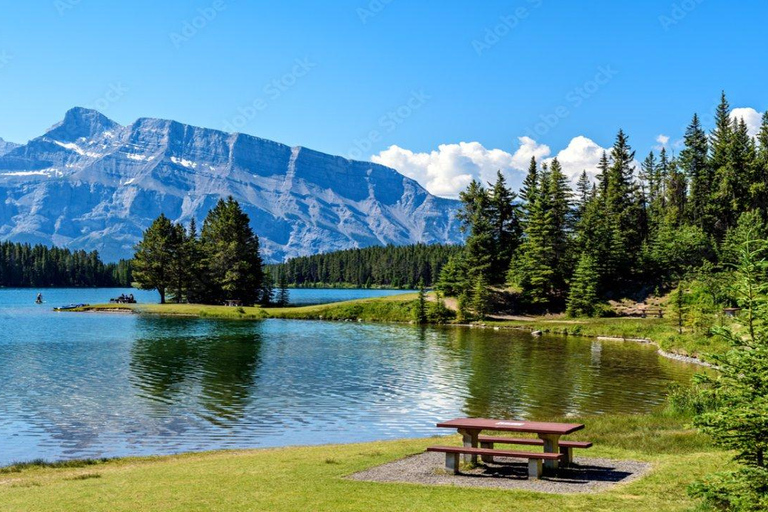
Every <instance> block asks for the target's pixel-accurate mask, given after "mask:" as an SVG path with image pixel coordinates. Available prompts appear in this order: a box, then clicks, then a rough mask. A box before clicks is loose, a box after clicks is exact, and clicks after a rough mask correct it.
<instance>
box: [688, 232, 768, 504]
mask: <svg viewBox="0 0 768 512" xmlns="http://www.w3.org/2000/svg"><path fill="white" fill-rule="evenodd" d="M765 276H766V241H764V240H755V239H750V240H749V241H748V242H747V243H745V244H744V245H743V246H742V248H741V263H740V265H739V268H738V271H737V274H736V277H737V284H738V289H739V295H740V301H739V302H740V305H741V306H742V308H743V309H744V314H743V320H742V328H741V329H731V328H721V329H718V330H717V331H716V332H717V333H718V334H719V335H720V336H721V337H723V338H724V339H725V340H726V341H727V342H728V343H729V344H730V346H731V349H730V350H729V351H728V352H727V353H725V354H723V355H717V356H714V362H715V364H716V365H717V367H718V373H717V375H708V374H700V375H697V380H698V382H699V384H700V385H701V386H702V387H703V390H704V391H703V392H704V395H705V399H706V400H707V403H710V404H712V406H711V407H710V408H709V409H708V410H706V411H704V412H703V413H700V414H698V415H697V417H696V418H695V420H694V424H695V425H696V426H698V427H699V428H700V429H701V430H703V431H704V432H705V433H707V434H709V435H711V436H712V438H713V439H714V441H715V443H716V444H717V445H719V446H721V447H723V448H725V449H728V450H733V451H735V452H736V461H737V462H738V463H740V467H739V466H737V468H736V469H732V470H731V471H729V472H726V473H720V474H718V475H715V476H714V477H710V478H709V479H708V480H707V481H706V482H704V483H698V484H697V485H696V486H695V487H694V488H693V489H694V494H695V495H697V496H701V497H704V498H705V499H706V500H707V501H708V502H709V504H711V505H716V506H717V508H719V509H721V510H765V509H766V507H768V467H767V464H768V460H766V453H767V452H768V422H767V421H766V418H768V379H766V376H768V323H767V322H766V318H768V297H767V296H766V295H767V294H768V285H767V284H766V281H765Z"/></svg>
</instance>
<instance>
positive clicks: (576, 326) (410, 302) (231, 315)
mask: <svg viewBox="0 0 768 512" xmlns="http://www.w3.org/2000/svg"><path fill="white" fill-rule="evenodd" d="M415 301H416V294H414V293H407V294H400V295H392V296H389V297H378V298H372V299H359V300H351V301H346V302H337V303H333V304H322V305H315V306H302V307H287V308H262V307H258V306H257V307H241V308H238V307H226V306H207V305H200V304H162V305H161V304H119V305H116V304H96V305H92V306H87V307H84V308H79V309H77V310H73V311H96V312H105V311H113V312H132V313H139V314H148V315H162V316H194V317H200V318H215V319H233V320H262V319H266V318H288V319H297V320H337V321H363V322H400V323H408V322H411V321H412V319H413V314H412V309H413V307H414V305H415ZM479 325H480V326H484V327H496V328H500V329H504V328H508V329H524V330H530V331H542V332H545V333H551V334H560V335H565V336H587V337H598V336H605V337H615V338H625V339H646V340H650V341H652V342H653V343H656V344H657V345H658V346H659V347H660V348H661V349H662V350H665V351H667V352H671V353H674V354H679V355H685V356H691V357H698V358H701V359H706V355H707V354H714V353H721V352H723V351H725V350H726V349H727V345H726V344H725V343H723V342H722V340H720V339H719V338H717V337H713V336H708V335H706V334H703V333H691V332H685V333H684V334H679V333H678V330H677V326H676V325H675V322H674V320H673V319H669V318H663V319H662V318H590V319H567V318H563V317H544V316H542V317H529V318H525V319H516V320H488V321H486V322H482V323H481V324H479Z"/></svg>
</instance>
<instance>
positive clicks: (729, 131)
mask: <svg viewBox="0 0 768 512" xmlns="http://www.w3.org/2000/svg"><path fill="white" fill-rule="evenodd" d="M730 113H731V109H730V105H729V103H728V100H727V98H726V95H725V93H723V95H722V97H721V101H720V104H719V106H718V108H717V112H716V116H715V127H714V129H713V130H712V131H711V132H710V133H707V132H706V131H705V129H704V127H703V126H702V125H701V121H700V119H699V117H698V115H694V116H693V119H692V120H691V123H690V125H689V126H688V128H687V130H686V133H685V137H684V139H683V146H682V150H681V151H680V152H679V154H678V155H670V154H669V153H668V152H667V151H666V149H661V151H660V152H659V154H656V153H655V152H651V153H650V154H649V155H648V156H647V157H646V158H645V159H644V160H643V162H642V164H641V165H640V166H639V168H637V166H636V165H635V163H634V162H635V152H634V150H633V149H632V147H631V145H630V142H629V138H628V136H627V135H626V134H625V133H624V132H623V131H619V133H618V134H617V136H616V139H615V142H614V144H613V147H612V148H611V149H610V151H606V152H604V153H603V155H602V158H601V160H600V163H599V165H598V168H597V169H596V171H597V174H596V180H595V181H594V182H593V180H590V179H589V176H588V174H587V172H586V170H585V171H584V172H583V173H582V174H581V176H580V178H579V180H578V183H577V184H576V187H575V189H572V188H571V186H570V185H569V182H568V179H567V177H566V176H565V175H564V173H563V169H562V166H561V165H560V163H559V162H558V160H557V158H555V159H553V160H552V161H550V162H537V161H536V159H535V158H533V159H531V162H530V166H529V169H528V173H527V176H526V178H525V180H524V182H523V186H522V188H521V189H520V191H519V193H514V192H513V191H511V190H510V188H509V187H508V186H507V185H506V183H505V181H504V177H503V176H502V175H501V173H499V174H498V176H497V180H496V182H495V183H493V184H488V186H487V187H486V186H484V185H483V184H481V183H479V182H477V181H473V182H472V183H471V184H470V185H469V186H468V188H467V189H466V190H465V191H464V192H463V193H462V194H461V195H460V199H461V201H462V210H461V213H460V220H461V221H462V226H463V229H464V231H465V232H466V234H467V242H466V246H465V249H464V251H462V252H461V253H460V254H457V255H454V256H453V257H452V258H451V259H450V261H449V262H448V263H447V264H446V265H445V267H444V268H443V270H442V272H441V276H440V282H439V287H440V289H441V290H443V291H444V292H445V293H446V294H448V295H454V296H457V297H459V304H460V305H461V304H475V305H476V307H475V309H477V308H480V309H482V308H483V306H482V304H478V302H483V300H482V297H480V298H479V300H478V294H482V293H484V292H482V293H481V292H480V291H482V290H487V286H489V285H492V286H511V287H514V288H515V289H517V290H518V291H519V293H520V299H521V303H522V306H523V307H525V308H527V309H529V310H535V311H541V310H563V309H565V310H567V311H568V313H570V314H572V315H576V316H578V315H586V316H592V315H597V314H600V313H601V311H602V307H601V304H602V303H603V301H605V300H606V299H610V298H619V297H624V296H628V295H632V294H647V293H649V292H653V291H657V290H665V289H667V288H669V287H670V286H672V285H673V284H674V283H676V282H678V281H679V280H680V279H681V278H682V276H684V275H685V274H686V273H687V272H689V271H690V270H691V269H697V268H702V267H703V268H707V269H709V270H710V271H711V272H717V271H718V270H720V269H722V268H723V267H724V266H726V265H728V264H730V263H732V262H731V261H729V254H731V253H732V252H733V247H734V243H735V241H736V240H737V239H738V238H739V236H740V233H741V232H743V230H744V229H745V226H751V225H758V226H765V219H766V218H767V217H766V216H767V215H768V113H766V114H765V115H764V116H763V122H762V126H761V128H760V131H759V133H758V135H757V136H756V137H752V136H750V134H749V131H748V127H747V125H746V123H745V122H744V120H742V119H733V120H732V119H731V115H730Z"/></svg>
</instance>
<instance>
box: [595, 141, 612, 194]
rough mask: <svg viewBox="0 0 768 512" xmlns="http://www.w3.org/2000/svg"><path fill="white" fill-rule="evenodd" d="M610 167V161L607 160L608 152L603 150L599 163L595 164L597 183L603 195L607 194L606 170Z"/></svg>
mask: <svg viewBox="0 0 768 512" xmlns="http://www.w3.org/2000/svg"><path fill="white" fill-rule="evenodd" d="M610 167H611V162H610V160H608V153H607V152H605V151H603V154H602V156H601V157H600V163H598V164H597V169H598V173H597V183H598V189H599V191H600V194H601V195H602V196H603V197H605V196H606V195H608V172H609V169H610Z"/></svg>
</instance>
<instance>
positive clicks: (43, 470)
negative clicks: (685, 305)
mask: <svg viewBox="0 0 768 512" xmlns="http://www.w3.org/2000/svg"><path fill="white" fill-rule="evenodd" d="M569 421H573V418H569ZM582 421H584V423H586V424H587V429H586V430H585V431H584V432H583V433H580V435H579V436H574V438H582V439H589V440H591V441H593V442H594V443H595V446H594V447H593V448H592V449H590V450H589V456H593V457H607V458H613V459H631V460H640V461H647V462H651V463H652V464H653V470H652V472H651V473H650V474H649V475H647V476H645V477H643V478H641V479H639V480H637V481H634V482H631V483H628V484H626V485H618V486H617V487H615V488H613V489H611V490H608V491H605V492H601V493H596V494H572V495H550V494H541V493H532V492H524V491H501V490H488V489H468V488H459V487H436V486H424V485H411V484H378V483H369V482H358V481H352V480H348V479H345V476H347V475H350V474H352V473H355V472H358V471H361V470H364V469H367V468H370V467H373V466H377V465H379V464H383V463H386V462H390V461H394V460H397V459H399V458H401V457H405V456H407V455H411V454H416V453H420V452H422V451H423V450H424V449H425V448H426V447H427V446H428V445H430V444H434V443H435V440H434V439H412V440H400V441H391V442H376V443H368V444H353V445H328V446H318V447H299V448H281V449H266V450H245V451H225V452H210V453H199V454H185V455H179V456H171V457H156V458H129V459H120V460H114V461H107V462H96V463H82V464H77V463H70V464H66V465H64V466H63V467H45V466H44V465H34V464H32V465H25V466H18V467H10V468H4V469H0V503H2V504H3V505H2V509H3V511H4V512H11V511H29V510H35V511H40V512H44V511H59V510H67V511H101V510H103V511H133V510H142V511H182V510H183V511H192V510H222V511H224V510H226V511H245V510H272V511H283V510H286V511H289V510H290V511H293V510H365V511H369V510H396V511H400V510H419V511H431V510H435V511H438V510H439V511H446V510H472V511H481V510H489V511H496V510H533V509H538V510H569V511H596V510H606V511H608V510H611V511H612V510H635V511H653V512H659V511H678V510H689V509H690V508H691V507H693V506H694V505H695V503H694V502H693V501H692V500H691V499H690V498H689V497H688V496H687V494H686V488H687V486H688V485H689V484H690V483H691V482H692V481H694V480H696V479H698V478H700V477H702V476H703V475H705V474H706V473H709V472H712V471H717V470H721V469H723V468H724V467H725V465H726V464H727V460H728V458H729V455H728V454H726V453H724V452H721V451H718V450H716V449H714V448H712V447H711V445H710V444H709V442H708V440H707V438H705V437H703V436H702V435H700V434H697V433H696V432H694V431H692V430H689V429H688V428H687V427H686V421H685V420H683V419H677V418H672V417H669V416H665V415H664V414H661V413H659V414H652V415H643V416H639V415H617V416H599V417H591V418H584V419H583V420H582ZM440 442H441V443H442V442H444V441H443V440H441V441H440ZM449 442H451V443H458V442H459V441H458V437H454V438H453V439H450V440H449Z"/></svg>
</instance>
